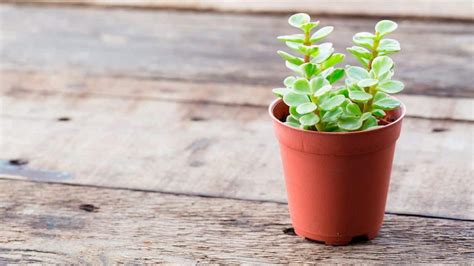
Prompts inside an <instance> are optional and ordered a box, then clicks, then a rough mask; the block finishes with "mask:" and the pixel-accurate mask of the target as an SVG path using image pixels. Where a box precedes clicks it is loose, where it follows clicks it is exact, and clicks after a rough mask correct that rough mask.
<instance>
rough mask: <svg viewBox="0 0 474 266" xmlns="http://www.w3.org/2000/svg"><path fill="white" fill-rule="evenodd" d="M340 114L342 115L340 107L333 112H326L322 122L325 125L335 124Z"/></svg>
mask: <svg viewBox="0 0 474 266" xmlns="http://www.w3.org/2000/svg"><path fill="white" fill-rule="evenodd" d="M342 113H343V110H342V107H338V108H336V109H334V110H331V111H329V112H326V113H325V114H324V115H323V118H322V121H323V122H325V123H327V122H336V121H337V119H339V117H340V116H341V115H342Z"/></svg>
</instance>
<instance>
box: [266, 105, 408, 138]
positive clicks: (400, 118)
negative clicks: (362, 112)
mask: <svg viewBox="0 0 474 266" xmlns="http://www.w3.org/2000/svg"><path fill="white" fill-rule="evenodd" d="M390 97H392V98H395V99H397V98H396V97H393V96H390ZM397 100H398V99H397ZM398 101H399V102H400V107H398V108H401V111H402V113H401V114H400V116H399V117H398V118H397V120H395V121H393V122H392V123H390V124H388V125H384V126H383V127H380V128H377V129H372V130H363V131H352V132H325V131H313V130H305V129H301V128H296V127H292V126H288V125H287V124H285V123H283V122H281V121H280V120H279V119H278V118H276V117H275V115H274V114H273V110H274V109H275V106H277V104H279V103H280V102H283V99H281V98H277V99H275V100H273V101H272V103H270V105H269V107H268V112H269V114H270V117H271V118H272V119H273V121H275V122H277V123H279V124H280V125H282V126H284V127H286V128H289V129H291V130H295V131H299V132H303V133H307V134H316V135H328V136H329V135H333V136H341V135H356V134H367V133H368V132H377V131H380V130H386V129H388V128H390V127H392V126H394V125H395V124H398V123H399V122H400V121H401V120H402V119H403V118H404V117H405V114H406V107H405V104H403V102H401V101H400V100H398Z"/></svg>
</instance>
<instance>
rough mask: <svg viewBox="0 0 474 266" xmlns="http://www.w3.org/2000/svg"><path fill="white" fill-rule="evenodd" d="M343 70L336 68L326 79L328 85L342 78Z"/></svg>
mask: <svg viewBox="0 0 474 266" xmlns="http://www.w3.org/2000/svg"><path fill="white" fill-rule="evenodd" d="M344 74H345V70H344V69H343V68H336V69H334V71H333V72H332V73H331V74H329V75H328V76H327V77H326V79H327V81H329V83H330V84H334V83H335V82H337V81H338V80H340V79H341V78H343V77H344Z"/></svg>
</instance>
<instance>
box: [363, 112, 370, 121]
mask: <svg viewBox="0 0 474 266" xmlns="http://www.w3.org/2000/svg"><path fill="white" fill-rule="evenodd" d="M371 116H372V114H371V113H370V112H366V113H363V114H362V115H361V116H360V120H362V121H365V120H367V119H369V117H371Z"/></svg>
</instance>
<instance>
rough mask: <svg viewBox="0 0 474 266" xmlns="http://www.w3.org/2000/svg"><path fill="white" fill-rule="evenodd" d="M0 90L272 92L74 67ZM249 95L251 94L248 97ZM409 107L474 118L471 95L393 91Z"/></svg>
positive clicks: (242, 97) (264, 95)
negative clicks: (97, 72) (86, 71)
mask: <svg viewBox="0 0 474 266" xmlns="http://www.w3.org/2000/svg"><path fill="white" fill-rule="evenodd" d="M0 84H1V85H0V92H2V93H7V94H8V93H16V92H15V91H23V92H26V91H44V92H45V93H47V92H48V91H62V92H65V93H68V94H82V93H84V92H85V91H87V92H88V93H91V94H98V95H101V97H107V96H109V97H126V98H136V99H140V98H148V99H150V100H171V101H188V102H196V103H206V102H208V103H215V104H222V105H248V106H260V107H266V106H268V104H269V103H270V102H271V101H272V100H273V99H274V98H275V97H274V95H273V93H271V90H270V87H268V86H262V85H248V84H223V83H206V82H204V83H194V82H187V81H170V80H156V79H145V78H138V79H137V78H133V77H127V76H120V77H109V76H88V75H84V74H82V73H81V72H78V71H62V72H59V73H54V74H53V73H47V72H46V73H45V72H29V73H28V72H27V73H25V72H22V71H0ZM249 95H251V96H252V97H249ZM397 97H399V98H400V99H401V100H402V101H403V102H404V103H405V105H406V107H407V115H408V116H411V117H418V118H427V119H447V120H462V121H471V122H472V121H474V113H473V106H474V99H473V98H447V97H433V96H423V95H409V94H400V95H397Z"/></svg>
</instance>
